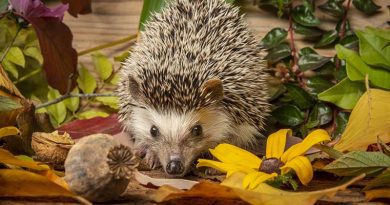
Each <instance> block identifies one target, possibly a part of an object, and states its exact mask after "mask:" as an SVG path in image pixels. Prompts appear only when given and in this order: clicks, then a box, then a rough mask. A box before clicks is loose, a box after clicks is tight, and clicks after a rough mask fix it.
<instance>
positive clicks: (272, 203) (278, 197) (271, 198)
mask: <svg viewBox="0 0 390 205" xmlns="http://www.w3.org/2000/svg"><path fill="white" fill-rule="evenodd" d="M244 176H245V175H244V174H242V173H239V172H238V173H235V174H233V175H232V176H230V177H228V178H227V179H226V180H225V181H224V182H222V183H221V184H222V185H225V186H228V187H231V188H232V189H233V190H234V192H235V193H236V194H237V195H238V196H239V197H240V198H241V199H242V200H244V201H246V202H249V203H251V204H264V205H283V204H286V205H288V204H291V202H294V201H295V202H298V201H299V202H300V205H312V204H314V203H315V202H316V201H317V200H318V199H320V198H322V197H331V196H334V195H335V194H336V192H337V191H339V190H344V189H346V188H347V187H348V186H349V185H351V184H353V183H355V182H356V181H359V180H361V179H363V178H364V176H365V174H362V175H359V176H357V177H355V178H353V179H351V180H350V181H348V182H346V183H344V184H342V185H339V186H336V187H333V188H329V189H323V190H317V191H308V192H289V191H283V190H281V189H277V188H274V187H272V186H270V185H268V184H266V183H262V184H260V185H259V186H258V187H257V188H256V189H254V190H250V191H249V190H244V189H242V181H243V179H244Z"/></svg>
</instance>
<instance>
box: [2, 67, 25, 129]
mask: <svg viewBox="0 0 390 205" xmlns="http://www.w3.org/2000/svg"><path fill="white" fill-rule="evenodd" d="M0 96H4V97H7V98H10V99H11V100H14V101H16V102H17V103H20V102H21V101H22V100H24V97H23V95H22V94H21V93H20V91H19V90H18V89H17V88H16V86H15V85H14V84H13V83H12V81H11V80H10V79H9V78H8V75H7V73H6V72H5V71H4V69H3V67H2V65H1V64H0ZM22 111H23V108H20V109H15V110H11V111H6V112H0V116H1V117H0V127H4V126H10V125H15V124H16V123H15V121H16V117H17V116H18V114H19V113H21V112H22Z"/></svg>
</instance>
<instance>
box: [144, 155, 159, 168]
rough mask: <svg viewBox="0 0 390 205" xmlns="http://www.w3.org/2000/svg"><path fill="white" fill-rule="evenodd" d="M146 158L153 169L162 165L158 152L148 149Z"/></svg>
mask: <svg viewBox="0 0 390 205" xmlns="http://www.w3.org/2000/svg"><path fill="white" fill-rule="evenodd" d="M144 160H145V162H146V164H148V165H149V167H150V168H151V169H157V168H159V167H161V164H160V160H159V159H158V157H157V156H156V154H154V153H153V152H152V151H146V154H145V157H144Z"/></svg>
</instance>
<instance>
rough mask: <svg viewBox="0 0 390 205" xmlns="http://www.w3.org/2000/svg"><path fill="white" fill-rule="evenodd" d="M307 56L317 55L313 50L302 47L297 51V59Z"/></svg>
mask: <svg viewBox="0 0 390 205" xmlns="http://www.w3.org/2000/svg"><path fill="white" fill-rule="evenodd" d="M309 54H318V53H317V52H316V51H315V50H314V49H312V48H310V47H304V48H302V49H301V50H299V51H298V55H299V57H302V56H305V55H309Z"/></svg>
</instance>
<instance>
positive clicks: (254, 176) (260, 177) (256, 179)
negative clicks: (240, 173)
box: [242, 171, 278, 190]
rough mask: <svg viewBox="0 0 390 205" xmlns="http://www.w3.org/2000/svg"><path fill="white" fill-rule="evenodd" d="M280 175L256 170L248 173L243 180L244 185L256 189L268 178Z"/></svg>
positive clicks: (246, 187) (245, 187)
mask: <svg viewBox="0 0 390 205" xmlns="http://www.w3.org/2000/svg"><path fill="white" fill-rule="evenodd" d="M276 176H278V175H277V174H276V173H272V174H267V173H264V172H258V171H254V172H251V173H249V174H247V175H246V176H245V177H244V179H243V180H242V186H243V187H244V189H249V190H252V189H255V188H256V187H257V186H258V185H259V184H261V183H263V182H265V181H267V180H268V179H271V178H274V177H276Z"/></svg>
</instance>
